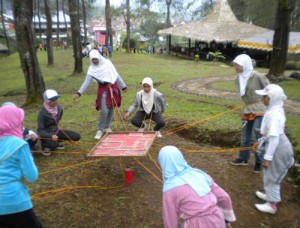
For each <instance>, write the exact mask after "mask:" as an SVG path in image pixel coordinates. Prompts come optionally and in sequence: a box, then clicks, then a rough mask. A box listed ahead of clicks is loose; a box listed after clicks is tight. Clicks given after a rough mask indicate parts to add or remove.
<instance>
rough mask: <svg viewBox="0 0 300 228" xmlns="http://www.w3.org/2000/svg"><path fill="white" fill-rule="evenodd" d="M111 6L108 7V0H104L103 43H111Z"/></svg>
mask: <svg viewBox="0 0 300 228" xmlns="http://www.w3.org/2000/svg"><path fill="white" fill-rule="evenodd" d="M111 19H112V13H111V7H110V0H105V20H106V41H105V44H106V46H108V44H110V45H113V36H112V35H113V34H112V26H111Z"/></svg>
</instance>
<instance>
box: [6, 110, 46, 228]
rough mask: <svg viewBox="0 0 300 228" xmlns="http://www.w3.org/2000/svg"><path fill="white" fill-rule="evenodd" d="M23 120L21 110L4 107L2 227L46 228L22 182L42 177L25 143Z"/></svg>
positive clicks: (33, 180)
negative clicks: (43, 226)
mask: <svg viewBox="0 0 300 228" xmlns="http://www.w3.org/2000/svg"><path fill="white" fill-rule="evenodd" d="M23 119H24V111H23V110H22V109H20V108H17V107H14V106H11V105H7V106H3V107H1V108H0V202H1V203H0V227H42V224H41V223H40V222H39V220H38V219H37V217H36V215H35V213H34V211H33V209H32V202H31V199H30V195H29V193H28V190H27V188H26V187H25V186H24V184H23V182H22V181H23V178H25V179H26V180H27V181H28V182H31V183H32V182H35V181H36V180H37V178H38V170H37V167H36V166H35V164H34V161H33V158H32V155H31V152H30V150H29V145H28V143H27V142H25V141H24V140H23V135H22V127H23Z"/></svg>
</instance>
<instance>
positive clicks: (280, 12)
mask: <svg viewBox="0 0 300 228" xmlns="http://www.w3.org/2000/svg"><path fill="white" fill-rule="evenodd" d="M294 7H295V0H278V7H277V16H276V20H275V31H274V37H273V51H272V54H271V62H270V71H269V73H268V77H269V79H270V80H271V81H276V80H278V77H279V76H280V75H282V74H283V73H284V70H285V65H286V61H287V53H288V44H289V33H290V22H291V14H292V12H293V9H294Z"/></svg>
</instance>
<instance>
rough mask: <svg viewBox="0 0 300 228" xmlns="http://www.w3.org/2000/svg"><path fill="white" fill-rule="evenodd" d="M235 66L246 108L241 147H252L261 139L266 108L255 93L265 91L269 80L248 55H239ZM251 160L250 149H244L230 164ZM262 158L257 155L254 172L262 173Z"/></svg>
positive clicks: (242, 115) (243, 115)
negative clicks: (261, 127) (260, 90)
mask: <svg viewBox="0 0 300 228" xmlns="http://www.w3.org/2000/svg"><path fill="white" fill-rule="evenodd" d="M233 64H234V67H235V70H236V72H237V73H238V75H237V77H236V84H237V87H238V90H239V92H240V96H241V98H242V101H243V102H244V104H245V106H244V107H243V108H242V111H241V113H242V114H241V118H242V123H243V125H242V126H243V127H242V133H241V134H242V138H241V147H242V148H243V147H250V146H251V145H252V143H254V142H256V141H257V139H259V138H260V137H261V135H260V125H261V121H262V118H263V115H264V113H265V111H266V107H265V106H264V105H263V104H262V103H261V96H260V95H258V94H256V93H255V90H259V89H263V88H265V87H266V85H268V84H269V80H268V79H267V77H266V76H265V75H264V74H261V73H258V72H256V71H254V70H253V66H252V60H251V58H250V57H249V56H248V55H246V54H241V55H238V56H237V57H236V58H235V59H234V60H233ZM249 159H250V149H242V150H241V151H240V154H239V157H238V158H236V159H235V160H234V161H231V162H230V163H231V164H232V165H248V160H249ZM261 163H262V158H261V155H260V154H258V153H255V165H254V167H253V172H255V173H259V172H260V171H261Z"/></svg>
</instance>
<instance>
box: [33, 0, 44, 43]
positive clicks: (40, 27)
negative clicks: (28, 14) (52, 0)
mask: <svg viewBox="0 0 300 228" xmlns="http://www.w3.org/2000/svg"><path fill="white" fill-rule="evenodd" d="M37 11H38V13H37V16H38V19H39V38H40V41H41V40H42V24H41V14H40V1H39V0H37ZM34 32H35V31H34Z"/></svg>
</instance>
